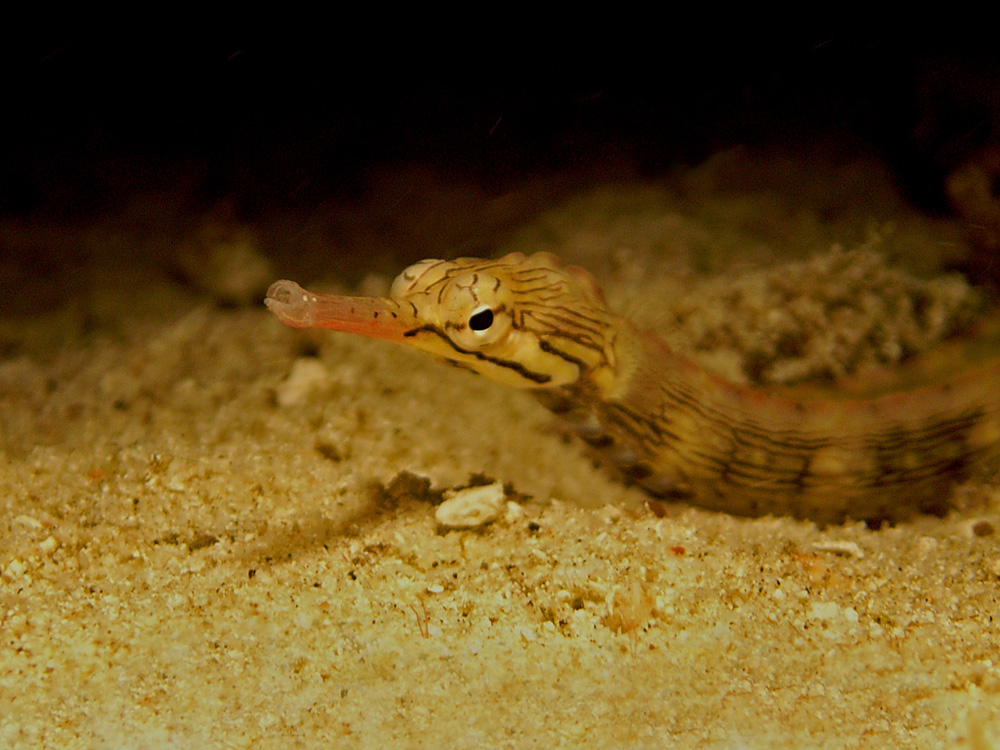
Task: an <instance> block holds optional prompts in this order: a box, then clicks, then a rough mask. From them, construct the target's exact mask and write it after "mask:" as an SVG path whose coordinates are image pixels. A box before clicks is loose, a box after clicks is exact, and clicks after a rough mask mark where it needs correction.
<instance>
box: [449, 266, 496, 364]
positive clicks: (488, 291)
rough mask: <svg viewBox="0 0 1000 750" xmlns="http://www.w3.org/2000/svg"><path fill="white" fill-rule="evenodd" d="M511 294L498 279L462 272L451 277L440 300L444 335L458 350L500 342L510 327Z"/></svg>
mask: <svg viewBox="0 0 1000 750" xmlns="http://www.w3.org/2000/svg"><path fill="white" fill-rule="evenodd" d="M512 301H513V296H512V294H511V291H510V287H508V286H507V285H506V284H505V283H504V282H503V281H502V280H501V279H498V278H497V277H496V276H493V275H491V274H488V273H481V272H478V273H471V272H470V273H465V274H462V275H460V276H456V277H455V278H454V279H452V280H451V283H450V284H449V286H448V289H447V290H446V291H445V293H444V295H443V299H442V303H443V304H442V307H443V312H444V314H443V316H442V317H443V321H442V322H443V323H444V328H445V332H446V333H447V334H448V338H450V339H451V340H452V342H454V344H455V345H456V346H458V347H460V348H462V349H481V348H483V347H486V346H490V345H491V344H495V343H496V342H498V341H500V340H501V339H502V338H503V337H504V336H506V335H507V333H508V332H509V331H510V328H511V316H510V311H511V306H512Z"/></svg>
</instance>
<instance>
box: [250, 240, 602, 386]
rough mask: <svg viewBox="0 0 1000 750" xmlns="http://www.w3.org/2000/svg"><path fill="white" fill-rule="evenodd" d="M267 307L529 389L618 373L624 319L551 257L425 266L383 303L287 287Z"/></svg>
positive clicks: (292, 321) (399, 282)
mask: <svg viewBox="0 0 1000 750" xmlns="http://www.w3.org/2000/svg"><path fill="white" fill-rule="evenodd" d="M266 304H267V306H268V308H269V309H270V310H271V311H272V312H274V313H275V314H276V315H277V316H278V318H279V319H280V320H281V321H282V322H284V323H287V324H289V325H293V326H296V327H324V328H332V329H334V330H341V331H349V332H352V333H360V334H362V335H365V336H369V337H372V338H381V339H386V340H390V341H394V342H396V343H400V344H405V345H407V346H410V347H412V348H414V349H418V350H420V351H423V352H426V353H428V354H431V355H433V356H435V357H438V358H440V359H443V360H445V361H447V362H449V363H451V364H454V365H457V366H459V367H462V368H464V369H468V370H472V371H474V372H477V373H479V374H481V375H484V376H486V377H488V378H490V379H492V380H496V381H498V382H501V383H504V384H506V385H512V386H516V387H520V388H553V387H559V386H564V385H569V384H572V383H575V382H577V381H578V380H579V379H580V378H582V377H584V376H586V375H588V374H591V373H592V372H594V371H595V370H597V369H599V368H602V367H607V366H609V365H610V366H613V364H614V362H613V359H614V347H613V345H612V344H613V338H614V337H613V333H614V321H615V318H614V316H612V315H611V313H609V312H608V310H607V307H606V305H605V302H604V298H603V295H602V294H601V292H600V289H599V288H598V287H597V284H596V283H595V282H594V280H593V278H592V277H591V276H590V274H588V273H587V272H586V271H584V270H583V269H580V268H576V267H573V266H563V265H562V264H561V263H560V262H559V261H558V259H557V258H556V257H555V256H554V255H551V254H550V253H535V254H534V255H531V256H525V255H523V254H522V253H512V254H510V255H506V256H504V257H502V258H498V259H496V260H482V259H478V258H458V259H456V260H451V261H444V260H424V261H420V262H419V263H415V264H414V265H412V266H410V267H409V268H407V269H406V270H404V271H403V272H402V273H401V274H400V275H399V276H398V277H397V278H396V280H395V281H394V282H393V284H392V288H391V289H390V291H389V296H388V297H384V298H366V297H339V296H335V295H322V294H314V293H311V292H307V291H305V290H303V289H302V288H301V287H299V286H298V285H297V284H295V283H294V282H290V281H279V282H276V283H275V284H274V285H272V287H271V289H270V290H268V297H267V300H266Z"/></svg>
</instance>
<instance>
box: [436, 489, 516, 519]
mask: <svg viewBox="0 0 1000 750" xmlns="http://www.w3.org/2000/svg"><path fill="white" fill-rule="evenodd" d="M444 495H445V501H444V502H443V503H441V504H440V505H439V506H438V507H437V510H436V511H434V518H435V519H436V520H437V522H438V525H439V526H441V527H443V528H446V529H474V528H477V527H479V526H485V525H486V524H488V523H492V522H493V521H495V520H497V519H498V518H499V517H500V515H501V514H502V513H503V512H504V509H505V508H506V503H505V502H504V497H505V495H504V491H503V482H494V483H493V484H488V485H485V486H482V487H469V488H467V489H464V490H449V491H447V492H445V493H444Z"/></svg>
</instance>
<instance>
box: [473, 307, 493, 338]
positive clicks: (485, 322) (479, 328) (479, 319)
mask: <svg viewBox="0 0 1000 750" xmlns="http://www.w3.org/2000/svg"><path fill="white" fill-rule="evenodd" d="M495 317H496V316H494V314H493V310H491V309H490V308H488V307H486V306H485V305H484V306H482V307H480V308H479V309H478V310H476V311H475V312H474V313H472V315H471V317H470V318H469V328H470V329H471V330H473V331H475V332H476V333H486V332H487V331H488V330H489V329H490V326H492V325H493V321H494V319H495Z"/></svg>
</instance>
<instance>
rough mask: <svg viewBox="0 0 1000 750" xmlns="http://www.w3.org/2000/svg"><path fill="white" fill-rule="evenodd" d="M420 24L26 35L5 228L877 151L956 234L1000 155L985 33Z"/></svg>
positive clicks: (3, 151)
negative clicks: (449, 178)
mask: <svg viewBox="0 0 1000 750" xmlns="http://www.w3.org/2000/svg"><path fill="white" fill-rule="evenodd" d="M386 14H387V15H389V14H390V12H389V11H388V10H387V11H386ZM422 20H423V21H425V22H427V23H426V25H428V26H433V27H435V28H436V29H437V31H436V33H435V34H434V35H433V36H429V35H427V34H426V33H424V32H419V31H418V30H417V26H416V25H415V26H414V28H413V30H412V31H410V30H408V29H407V28H406V23H405V22H404V23H402V24H400V25H399V26H397V28H396V30H395V32H394V34H393V35H389V34H385V33H382V32H381V31H380V29H379V27H378V25H377V23H376V21H377V19H372V20H371V21H369V22H368V23H367V24H365V23H361V22H354V23H351V24H348V23H346V22H345V23H342V24H340V25H334V24H330V23H329V21H327V22H324V23H323V28H317V26H319V22H318V21H316V20H310V19H299V21H298V22H297V23H293V24H289V25H288V26H287V28H285V29H282V30H279V29H278V28H272V27H269V26H268V24H267V23H266V19H264V22H262V21H261V20H260V19H258V22H257V23H256V24H254V25H251V24H248V23H246V22H245V21H244V20H243V19H240V20H233V19H231V18H228V17H225V16H223V15H222V14H219V15H217V16H214V17H211V18H193V19H188V20H187V21H186V22H182V23H177V21H176V19H175V20H174V21H173V22H172V23H173V26H175V30H173V31H171V30H170V29H169V28H164V27H163V26H164V25H163V24H159V23H158V22H151V21H149V20H146V21H144V22H142V23H135V24H131V23H130V22H129V19H116V22H117V24H118V25H119V30H118V31H114V32H112V31H109V30H108V28H106V27H104V26H103V25H102V24H101V23H99V22H97V21H96V20H94V19H87V20H86V21H85V22H83V21H81V23H80V24H79V25H78V26H75V27H74V26H73V25H72V24H65V23H64V25H63V28H62V29H60V30H59V31H58V32H57V31H55V30H53V29H51V28H49V27H48V26H47V25H46V24H45V23H43V22H42V21H39V22H36V23H34V24H27V25H25V26H24V27H23V28H22V29H16V28H12V29H10V30H9V32H10V33H11V35H12V37H14V38H13V39H12V40H9V41H10V43H9V44H8V45H7V46H6V47H5V48H4V51H3V57H2V65H3V78H4V99H5V102H4V110H5V112H6V114H5V115H4V116H3V122H2V126H0V128H2V130H0V144H2V145H0V213H2V214H5V215H7V216H15V217H28V216H47V217H59V216H63V217H69V216H79V215H86V214H88V213H92V212H96V211H101V210H107V209H109V208H113V207H114V206H116V205H118V204H120V203H122V202H123V201H125V200H127V198H128V196H129V195H130V194H133V193H134V192H135V191H137V190H142V189H146V188H149V187H151V186H157V185H159V184H162V183H166V182H169V181H170V180H181V179H184V178H185V177H190V176H192V175H193V176H194V177H193V179H194V181H195V182H196V183H197V192H198V194H199V196H201V198H202V199H203V200H204V202H205V203H206V204H210V203H211V202H212V200H215V199H218V198H220V197H230V198H232V197H235V198H236V199H237V201H236V202H237V204H238V206H239V210H240V211H241V212H243V213H245V214H248V215H253V214H255V213H257V212H260V211H272V210H278V211H280V210H282V209H283V208H284V207H287V206H303V205H308V204H309V203H311V202H314V201H319V200H322V199H323V198H324V196H327V195H329V194H330V192H331V191H335V190H341V189H344V188H345V187H346V188H348V189H349V188H350V186H351V185H352V184H354V183H355V181H356V180H357V178H358V175H359V174H361V173H363V172H364V171H365V170H366V169H368V168H370V167H372V166H374V165H382V164H389V163H403V162H421V163H428V164H432V165H434V166H436V167H438V168H440V169H443V170H453V171H455V172H459V173H461V174H462V175H463V176H467V177H473V178H475V179H479V180H482V181H483V182H484V183H486V184H489V185H498V186H500V185H503V184H509V183H510V182H512V181H516V180H518V179H520V178H522V177H524V176H526V175H538V174H544V173H548V172H555V171H558V170H565V169H578V168H581V167H587V166H591V165H594V164H599V163H601V162H602V161H611V160H614V159H615V158H618V157H619V156H620V155H621V154H622V153H627V154H628V155H629V157H630V158H631V159H632V160H633V161H634V163H635V164H638V166H639V169H640V170H641V171H643V172H646V173H649V174H651V175H652V174H656V173H657V172H659V171H662V170H664V169H668V168H670V167H671V166H672V165H675V164H678V163H696V162H697V161H699V160H700V159H702V158H704V157H705V156H706V155H708V154H709V153H711V152H713V151H715V150H718V149H720V148H725V147H727V146H730V145H733V144H736V143H750V144H754V143H778V144H787V145H789V147H792V148H794V147H795V146H796V145H799V144H807V143H809V142H810V141H811V140H814V139H817V138H821V137H828V136H830V135H831V134H832V135H833V136H834V137H843V138H845V139H848V140H852V142H861V143H864V144H865V145H866V146H869V147H871V148H873V149H875V150H877V151H878V152H879V153H880V154H881V155H882V156H883V157H884V158H885V159H887V160H888V161H889V162H890V163H891V165H892V167H893V169H894V173H895V174H896V175H897V177H898V179H899V182H900V185H901V186H902V187H903V188H904V190H905V191H906V194H907V195H909V196H910V197H911V198H912V199H913V200H914V201H916V202H917V203H919V204H920V205H921V206H922V207H924V208H926V209H928V210H933V211H943V210H945V205H944V202H943V199H942V193H941V179H942V176H943V174H944V173H945V172H946V171H947V170H949V169H950V168H952V167H953V166H955V164H956V163H957V162H959V161H961V159H962V158H964V157H965V156H967V155H968V154H969V153H971V152H972V151H973V150H974V149H975V148H978V147H979V146H981V145H982V144H983V143H986V142H988V141H989V140H990V139H995V137H996V122H995V118H996V117H997V114H998V113H997V111H996V108H997V107H998V104H997V99H998V97H997V94H996V92H995V91H993V90H992V89H993V82H994V81H996V80H998V79H997V78H996V77H995V71H996V70H997V58H998V54H997V51H996V50H997V48H998V46H1000V45H998V44H997V42H996V40H995V39H991V38H990V36H989V35H988V34H987V33H986V31H984V32H983V33H982V34H980V35H979V37H978V38H977V37H976V36H975V35H971V32H972V31H974V30H975V29H976V27H977V24H976V23H975V19H970V20H969V24H968V27H967V29H966V30H965V31H963V32H961V33H952V34H948V35H945V34H940V33H937V32H934V31H927V30H925V31H924V32H923V33H921V34H918V35H913V34H904V33H901V32H897V33H877V32H864V33H859V32H856V31H854V32H846V33H845V32H837V31H832V30H829V29H822V28H815V29H807V30H804V31H803V30H798V31H794V32H793V31H788V30H779V29H778V28H777V27H770V28H769V29H768V30H766V31H764V32H761V31H760V30H759V29H758V30H754V29H753V28H752V27H751V26H749V25H748V26H747V27H746V28H731V29H730V30H729V32H728V33H727V34H725V35H724V34H722V33H721V32H718V31H717V30H716V29H715V28H714V27H712V26H706V25H704V24H701V25H691V26H684V25H674V26H664V25H663V24H662V23H657V24H654V23H653V21H652V19H647V18H643V17H640V16H636V17H634V18H629V19H627V23H624V24H622V23H621V19H619V23H618V25H617V26H614V25H612V24H610V23H609V24H608V26H607V27H606V28H604V27H602V25H601V23H602V19H596V20H597V23H596V24H593V25H592V26H591V28H590V29H589V31H588V32H587V33H586V34H583V33H580V32H577V31H573V30H570V29H566V28H559V27H550V28H548V29H546V30H544V31H543V30H537V29H536V30H534V32H533V33H524V32H523V30H522V33H514V32H513V31H509V32H508V31H504V30H498V29H496V28H495V27H494V24H492V21H491V22H484V21H477V22H467V23H466V22H463V20H462V19H461V18H452V19H450V21H449V24H452V25H453V26H452V28H454V29H455V30H454V31H446V30H443V29H447V28H448V27H445V26H438V25H436V24H435V23H434V22H433V21H429V20H428V19H422ZM506 20H507V22H508V25H509V24H510V22H511V21H512V20H513V21H515V22H516V21H518V20H519V19H509V18H508V19H506ZM529 21H530V19H525V20H524V25H525V27H526V28H529V29H530V28H531V27H530V24H529ZM170 25H171V24H165V26H168V27H169V26H170ZM761 25H764V24H761ZM327 26H329V28H326V27H327ZM983 28H984V29H985V22H984V24H983ZM484 29H489V30H490V36H489V37H488V38H487V37H485V36H483V33H484ZM928 112H932V113H933V116H932V117H930V119H928Z"/></svg>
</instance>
